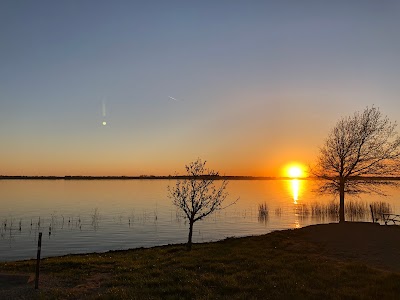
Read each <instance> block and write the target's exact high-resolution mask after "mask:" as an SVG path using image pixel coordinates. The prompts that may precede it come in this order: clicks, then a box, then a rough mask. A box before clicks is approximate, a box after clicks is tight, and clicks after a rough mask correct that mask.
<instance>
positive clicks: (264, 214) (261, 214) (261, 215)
mask: <svg viewBox="0 0 400 300" xmlns="http://www.w3.org/2000/svg"><path fill="white" fill-rule="evenodd" d="M268 214H269V209H268V205H267V203H261V204H259V205H258V221H259V222H262V223H266V222H267V220H268Z"/></svg>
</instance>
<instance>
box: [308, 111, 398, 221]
mask: <svg viewBox="0 0 400 300" xmlns="http://www.w3.org/2000/svg"><path fill="white" fill-rule="evenodd" d="M396 126H397V124H396V122H394V123H392V122H390V121H389V119H388V118H387V117H386V116H382V114H381V112H380V111H379V109H378V108H375V107H372V108H368V107H367V108H366V109H365V110H364V111H363V112H356V113H355V114H354V115H353V116H348V117H344V118H342V119H340V120H339V122H338V123H337V124H336V126H335V127H334V128H333V129H332V131H331V132H330V134H329V136H328V138H327V139H326V141H325V144H324V145H323V146H322V148H321V149H320V153H319V156H318V159H317V163H316V166H315V167H313V168H312V170H311V173H312V174H313V175H314V176H317V177H318V178H320V179H323V180H324V181H322V184H321V185H320V187H319V192H322V193H327V192H328V193H335V194H339V198H340V209H339V221H340V222H344V221H345V212H344V197H345V194H360V193H371V192H372V193H377V194H380V195H384V193H383V191H382V190H381V189H380V187H381V186H382V185H397V184H396V183H395V182H393V181H391V180H390V178H388V177H390V176H396V175H398V174H399V166H400V137H399V136H398V134H397V132H396ZM374 177H375V178H374ZM376 177H380V178H379V179H380V180H377V178H376Z"/></svg>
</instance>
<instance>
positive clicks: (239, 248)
mask: <svg viewBox="0 0 400 300" xmlns="http://www.w3.org/2000/svg"><path fill="white" fill-rule="evenodd" d="M399 255H400V226H395V225H392V226H385V225H378V224H373V223H367V222H346V223H344V224H342V223H330V224H318V225H310V226H306V227H302V228H299V229H287V230H278V231H273V232H271V233H267V234H264V235H258V236H248V237H239V238H227V239H224V240H220V241H217V242H208V243H195V244H193V248H192V251H190V252H189V251H187V250H186V247H185V244H172V245H165V246H155V247H150V248H134V249H129V250H117V251H108V252H102V253H87V254H72V255H71V254H70V255H65V256H59V257H49V258H45V259H43V260H42V261H41V274H40V285H39V286H40V287H39V290H34V289H33V278H34V270H35V265H36V260H35V259H31V260H23V261H14V262H2V263H0V278H1V279H2V281H0V298H2V299H13V298H18V299H32V298H35V299H36V298H41V299H49V298H51V299H86V298H99V297H100V298H102V299H103V298H105V299H108V298H113V299H166V298H174V299H175V298H183V299H215V298H221V299H232V298H235V299H249V298H251V299H265V298H266V295H268V298H270V299H293V298H296V297H297V298H299V297H300V298H302V299H344V298H346V299H347V298H352V299H376V298H377V296H378V295H379V297H380V298H382V299H383V298H385V299H397V297H398V295H399V293H400V285H399V284H398V282H399V280H400V261H399V259H398V257H399ZM27 278H30V279H29V280H28V282H26V279H27ZM17 279H18V280H17ZM7 280H8V281H7ZM24 280H25V281H24ZM17 281H18V282H17Z"/></svg>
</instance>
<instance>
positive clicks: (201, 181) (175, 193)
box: [168, 159, 237, 250]
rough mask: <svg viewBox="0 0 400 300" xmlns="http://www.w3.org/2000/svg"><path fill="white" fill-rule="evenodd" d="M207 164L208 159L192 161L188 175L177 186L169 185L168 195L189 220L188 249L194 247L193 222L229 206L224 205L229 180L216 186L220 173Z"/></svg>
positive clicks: (188, 168) (178, 181) (188, 166)
mask: <svg viewBox="0 0 400 300" xmlns="http://www.w3.org/2000/svg"><path fill="white" fill-rule="evenodd" d="M205 165H206V161H204V162H203V161H202V160H201V159H197V160H196V161H194V162H191V163H190V164H189V165H186V166H185V167H186V175H185V176H182V179H178V180H177V181H176V184H175V186H168V197H169V198H171V199H172V201H173V204H174V205H175V206H176V207H177V208H178V209H180V210H181V211H183V213H184V216H185V218H187V220H188V221H189V237H188V242H187V248H188V250H191V248H192V236H193V224H194V223H195V222H196V221H199V220H202V219H204V218H205V217H207V216H208V215H210V214H212V213H213V212H215V211H217V210H220V209H223V208H226V207H227V206H225V207H223V206H222V205H223V203H224V201H225V199H226V197H227V196H228V193H227V192H226V187H227V185H228V182H227V181H226V180H221V184H220V185H219V186H218V187H216V185H215V184H214V181H215V180H216V179H219V174H218V172H216V171H214V170H209V169H207V168H206V167H205ZM236 201H237V200H236ZM236 201H235V202H236ZM235 202H232V203H230V204H229V205H232V204H234V203H235ZM229 205H228V206H229Z"/></svg>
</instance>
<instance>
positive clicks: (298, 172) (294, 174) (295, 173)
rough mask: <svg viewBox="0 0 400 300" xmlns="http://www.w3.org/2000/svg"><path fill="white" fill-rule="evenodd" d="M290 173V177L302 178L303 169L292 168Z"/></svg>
mask: <svg viewBox="0 0 400 300" xmlns="http://www.w3.org/2000/svg"><path fill="white" fill-rule="evenodd" d="M288 173H289V176H290V177H300V175H301V169H300V168H299V167H291V168H290V169H289V172H288Z"/></svg>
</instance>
